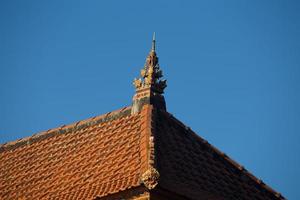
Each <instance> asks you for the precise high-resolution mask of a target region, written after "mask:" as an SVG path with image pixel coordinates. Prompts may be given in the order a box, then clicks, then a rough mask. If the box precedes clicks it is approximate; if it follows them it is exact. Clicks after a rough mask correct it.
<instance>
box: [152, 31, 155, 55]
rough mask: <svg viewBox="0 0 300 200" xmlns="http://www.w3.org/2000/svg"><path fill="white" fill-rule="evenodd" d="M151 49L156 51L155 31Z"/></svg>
mask: <svg viewBox="0 0 300 200" xmlns="http://www.w3.org/2000/svg"><path fill="white" fill-rule="evenodd" d="M151 51H153V52H155V32H153V37H152V48H151Z"/></svg>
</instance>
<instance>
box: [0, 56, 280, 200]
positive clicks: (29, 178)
mask: <svg viewBox="0 0 300 200" xmlns="http://www.w3.org/2000/svg"><path fill="white" fill-rule="evenodd" d="M151 52H155V51H151ZM151 52H150V56H151V55H154V54H151ZM155 57H156V54H155ZM155 57H151V59H154V61H155V59H156V58H155ZM152 61H153V60H152ZM152 61H151V62H152ZM147 62H148V60H147ZM147 62H146V65H145V66H146V68H145V69H146V70H148V69H149V66H150V67H152V68H155V66H156V65H157V62H156V61H155V62H152V64H151V63H150V64H149V63H148V64H147ZM153 63H154V64H155V65H154V64H153ZM157 70H159V69H157ZM145 77H147V76H145ZM145 77H144V78H145ZM153 77H154V78H155V81H152V82H149V83H150V85H148V86H147V85H146V83H144V82H143V81H144V80H142V83H141V84H142V85H140V87H138V88H136V89H137V90H136V94H135V96H134V98H133V105H132V106H129V107H125V108H122V109H120V110H117V111H114V112H110V113H107V114H104V115H101V116H96V117H93V118H90V119H87V120H83V121H79V122H76V123H73V124H71V125H64V126H61V127H58V128H55V129H50V130H48V131H44V132H41V133H38V134H36V135H33V136H31V137H28V138H23V139H20V140H17V141H14V142H9V143H6V144H3V145H1V146H0V199H5V200H10V199H13V200H15V199H23V200H27V199H66V200H67V199H68V200H71V199H105V198H106V197H109V196H110V195H113V194H120V193H122V191H127V190H130V191H133V190H135V189H136V190H138V191H142V192H144V191H148V192H151V191H156V190H163V191H167V192H171V193H174V194H176V195H179V196H181V197H183V198H184V199H192V200H199V199H213V200H217V199H218V200H219V199H228V200H233V199H243V200H253V199H256V200H272V199H278V200H279V199H284V197H283V196H281V194H279V193H277V192H276V191H274V190H273V189H271V188H270V187H269V186H267V185H266V184H265V183H263V181H261V180H260V179H258V178H256V177H255V176H254V175H252V174H251V173H250V172H249V171H247V170H246V169H245V168H244V167H242V166H241V165H239V164H238V163H237V162H235V161H233V160H232V159H230V158H229V157H228V156H227V155H226V154H224V153H222V152H221V151H219V150H218V149H216V148H215V147H213V146H212V145H211V144H209V143H208V142H207V141H206V140H204V139H202V138H201V137H200V136H199V135H197V134H196V133H195V132H193V131H192V130H191V129H190V128H188V127H187V126H185V125H184V124H183V123H182V122H180V121H179V120H178V119H176V118H175V117H174V116H173V115H172V114H170V113H169V112H168V111H167V110H166V108H165V105H164V103H165V102H164V98H163V96H162V91H163V89H164V88H163V89H162V88H161V89H162V90H159V91H158V90H157V88H156V87H157V85H156V84H158V83H159V78H160V77H159V78H158V76H153ZM153 86H154V87H155V89H154V90H153V88H152V87H153ZM119 197H120V196H119ZM119 197H118V198H117V199H120V198H119Z"/></svg>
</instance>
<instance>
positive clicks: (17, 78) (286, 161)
mask: <svg viewBox="0 0 300 200" xmlns="http://www.w3.org/2000/svg"><path fill="white" fill-rule="evenodd" d="M299 10H300V3H299V1H296V0H295V1H292V0H291V1H283V0H269V1H267V0H265V1H264V0H257V1H254V0H253V1H245V0H239V1H238V0H236V1H225V0H223V1H221V0H220V1H214V0H207V1H190V2H187V1H176V0H172V1H140V0H139V1H105V2H104V1H61V0H59V1H58V0H57V1H54V0H51V1H39V0H36V1H30V0H28V1H22V0H19V1H9V0H3V1H1V2H0V97H1V98H0V143H4V142H7V141H11V140H16V139H18V138H22V137H26V136H30V135H32V134H33V133H36V132H39V131H43V130H47V129H49V128H54V127H57V126H60V125H62V124H69V123H72V122H74V121H78V120H82V119H85V118H88V117H91V116H95V115H100V114H103V113H106V112H109V111H112V110H115V109H119V108H121V107H123V106H126V105H130V104H131V98H132V96H133V94H134V88H133V86H132V80H133V78H134V77H136V76H138V75H139V70H140V69H141V68H142V67H143V64H144V61H145V57H146V55H147V54H148V52H149V50H150V46H151V37H152V33H153V31H155V32H156V34H157V52H158V56H159V57H160V64H161V68H162V69H163V71H164V74H165V78H167V79H168V87H167V89H166V94H165V97H166V101H167V107H168V111H169V112H171V113H173V114H174V115H175V116H176V117H177V118H178V119H180V120H182V121H183V122H184V123H185V124H186V125H188V126H190V127H191V128H192V129H193V130H194V131H196V132H197V133H198V134H199V135H200V136H202V137H203V138H205V139H207V140H208V141H209V142H210V143H211V144H213V145H215V146H216V147H218V148H219V149H220V150H222V151H224V152H225V153H227V154H228V155H230V156H231V157H232V158H233V159H235V160H236V161H238V162H239V163H241V164H242V165H244V166H245V167H246V168H247V169H248V170H249V171H251V172H253V173H254V174H255V175H256V176H257V177H259V178H261V179H263V180H264V181H265V182H266V183H267V184H269V185H270V186H271V187H273V188H274V189H276V190H278V191H279V192H281V193H282V194H283V195H284V196H285V197H287V198H288V199H295V200H297V199H300V190H299V180H300V170H299V169H300V155H299V154H300V145H299V142H300V135H299V134H300V106H299V102H300V94H299V91H300V78H299V77H300V55H299V54H300V38H299V35H300V20H299V19H300V12H299Z"/></svg>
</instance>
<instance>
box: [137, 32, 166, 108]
mask: <svg viewBox="0 0 300 200" xmlns="http://www.w3.org/2000/svg"><path fill="white" fill-rule="evenodd" d="M155 42H156V41H155V32H154V33H153V38H152V48H151V51H150V53H149V54H148V56H147V58H146V62H145V65H144V67H143V69H142V70H141V73H140V78H138V79H136V78H135V79H134V81H133V85H134V87H135V89H136V93H135V95H134V97H133V102H134V103H133V109H132V110H133V111H132V113H136V112H138V111H139V110H140V108H141V105H142V104H143V103H145V102H146V101H149V102H150V104H152V105H155V106H156V107H159V108H160V109H163V110H166V105H165V100H164V97H163V93H164V89H165V88H166V87H167V83H166V82H167V81H166V80H165V79H163V78H162V77H163V73H162V70H161V69H160V66H159V64H158V57H157V55H156V52H155V48H156V46H155Z"/></svg>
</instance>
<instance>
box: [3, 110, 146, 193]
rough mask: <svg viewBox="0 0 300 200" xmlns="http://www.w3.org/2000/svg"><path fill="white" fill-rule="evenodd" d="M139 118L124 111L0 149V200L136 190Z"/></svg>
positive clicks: (138, 168) (137, 182)
mask: <svg viewBox="0 0 300 200" xmlns="http://www.w3.org/2000/svg"><path fill="white" fill-rule="evenodd" d="M141 119H142V118H141V116H140V115H139V114H136V115H130V108H124V109H122V110H119V111H116V112H113V113H108V114H106V115H104V116H99V117H94V118H91V119H88V120H85V121H80V122H77V123H75V124H72V125H67V126H62V127H59V128H56V129H51V130H48V131H45V132H42V133H40V134H37V135H33V136H32V137H28V138H24V139H21V140H18V141H16V142H11V143H7V144H4V145H1V147H0V152H1V154H0V155H1V156H0V199H18V198H21V197H22V198H23V197H24V198H25V199H93V198H95V197H96V196H105V195H107V194H111V193H115V192H118V191H121V190H125V189H127V188H131V187H135V186H138V185H140V180H139V177H140V171H141V170H140V167H141V161H140V160H141V155H140V153H139V152H140V145H139V144H140V127H141Z"/></svg>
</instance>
